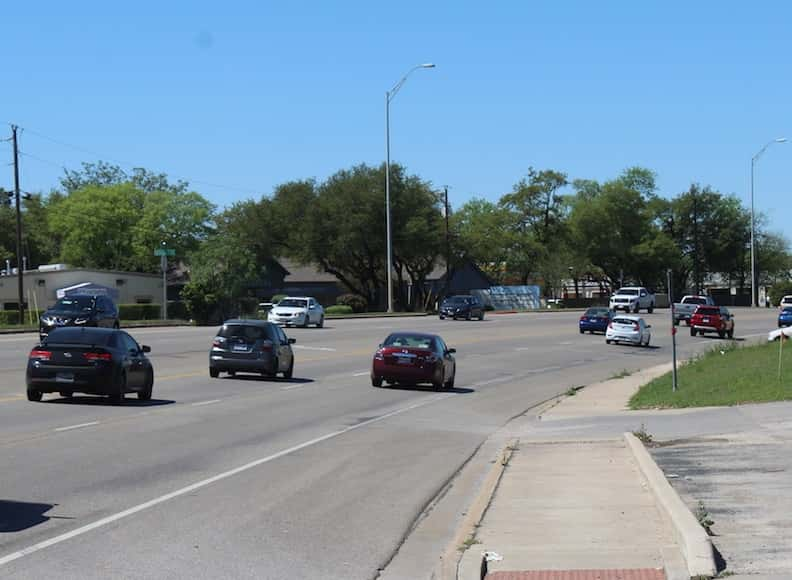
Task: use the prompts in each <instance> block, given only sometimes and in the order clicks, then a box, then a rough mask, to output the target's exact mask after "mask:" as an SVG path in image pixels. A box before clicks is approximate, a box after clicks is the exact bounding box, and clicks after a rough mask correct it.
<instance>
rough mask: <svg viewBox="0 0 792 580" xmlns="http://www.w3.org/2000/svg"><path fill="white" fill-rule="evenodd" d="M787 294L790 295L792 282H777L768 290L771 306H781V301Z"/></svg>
mask: <svg viewBox="0 0 792 580" xmlns="http://www.w3.org/2000/svg"><path fill="white" fill-rule="evenodd" d="M787 294H792V282H778V283H776V284H773V286H772V288H770V301H771V302H772V303H773V306H778V305H779V304H781V299H782V298H783V297H784V296H786V295H787Z"/></svg>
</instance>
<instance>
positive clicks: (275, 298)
mask: <svg viewBox="0 0 792 580" xmlns="http://www.w3.org/2000/svg"><path fill="white" fill-rule="evenodd" d="M284 298H286V294H275V296H273V297H272V298H271V299H270V302H272V303H273V304H277V303H278V302H280V301H281V300H283V299H284Z"/></svg>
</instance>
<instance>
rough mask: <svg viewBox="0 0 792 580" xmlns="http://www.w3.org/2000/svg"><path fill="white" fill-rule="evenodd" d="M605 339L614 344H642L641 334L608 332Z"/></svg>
mask: <svg viewBox="0 0 792 580" xmlns="http://www.w3.org/2000/svg"><path fill="white" fill-rule="evenodd" d="M605 338H606V339H607V340H612V341H613V342H631V343H634V344H640V342H641V334H640V333H639V332H636V333H630V332H607V333H606V334H605Z"/></svg>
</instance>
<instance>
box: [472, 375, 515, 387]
mask: <svg viewBox="0 0 792 580" xmlns="http://www.w3.org/2000/svg"><path fill="white" fill-rule="evenodd" d="M513 378H514V375H508V376H505V377H498V378H495V379H490V380H488V381H482V382H480V383H475V384H473V386H474V387H485V386H487V385H494V384H495V383H503V382H506V381H510V380H511V379H513Z"/></svg>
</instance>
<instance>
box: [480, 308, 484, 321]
mask: <svg viewBox="0 0 792 580" xmlns="http://www.w3.org/2000/svg"><path fill="white" fill-rule="evenodd" d="M482 320H484V311H483V310H482V311H481V314H479V322H481V321H482Z"/></svg>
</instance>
